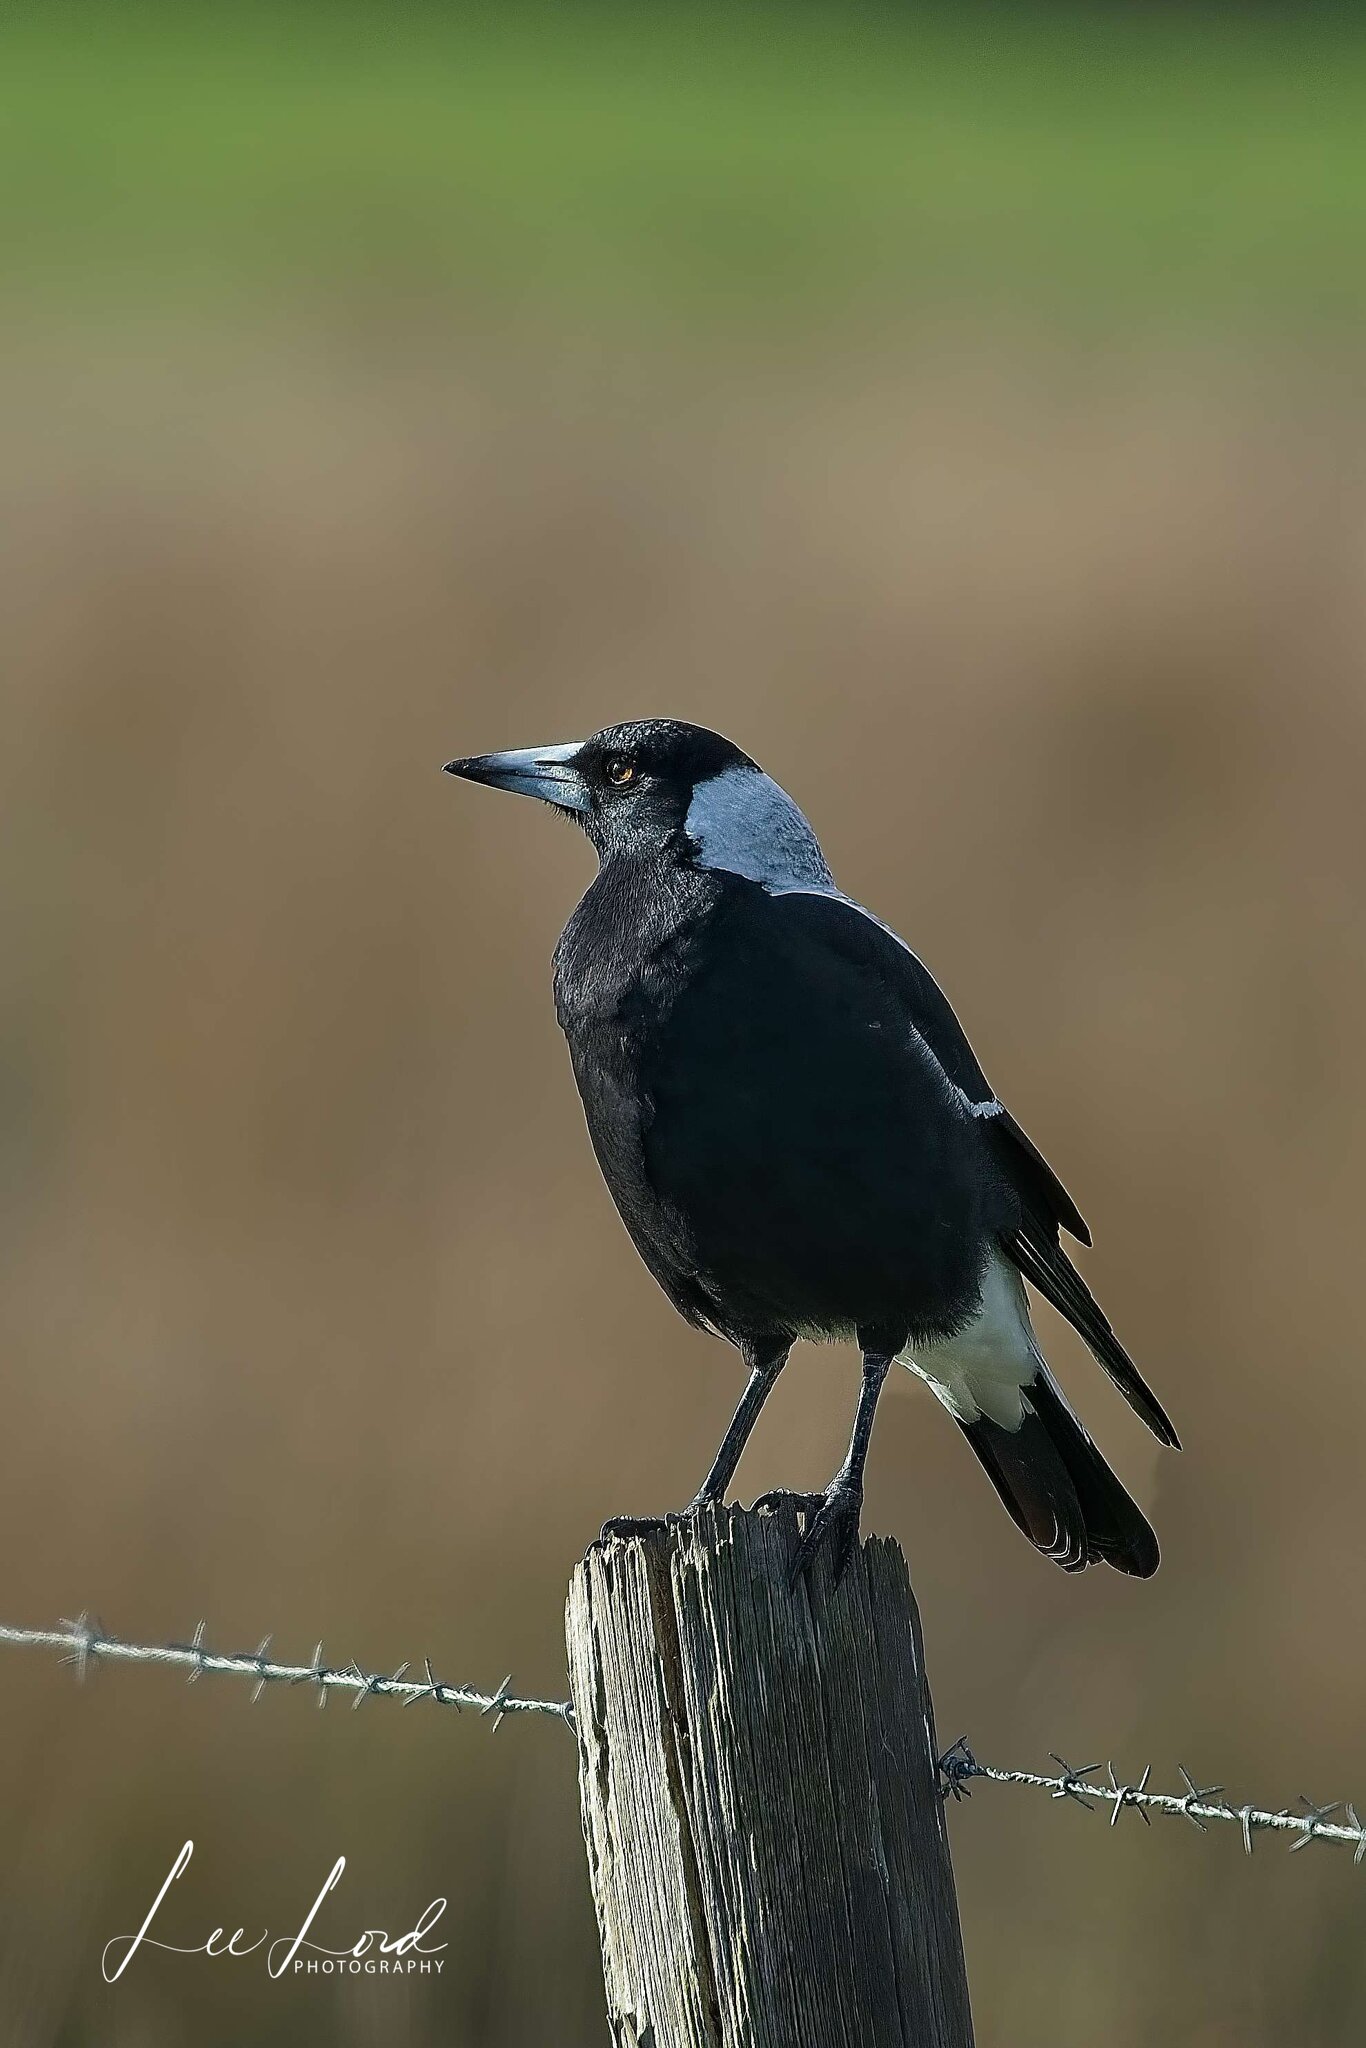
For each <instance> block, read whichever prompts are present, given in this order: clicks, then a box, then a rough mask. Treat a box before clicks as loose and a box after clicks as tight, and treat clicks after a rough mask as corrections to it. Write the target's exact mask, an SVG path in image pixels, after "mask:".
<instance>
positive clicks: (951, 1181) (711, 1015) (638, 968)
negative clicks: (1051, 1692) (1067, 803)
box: [447, 719, 1177, 1578]
mask: <svg viewBox="0 0 1366 2048" xmlns="http://www.w3.org/2000/svg"><path fill="white" fill-rule="evenodd" d="M447 772H448V773H449V774H452V775H461V776H464V777H465V778H466V779H467V780H468V781H471V782H483V783H488V784H490V785H491V786H492V787H493V788H495V789H507V790H514V791H517V792H518V793H520V794H522V795H524V796H534V797H539V798H540V799H541V800H542V801H543V802H545V803H547V804H551V805H553V806H554V807H555V808H556V809H557V810H560V811H563V812H566V813H568V814H569V816H571V817H572V818H574V819H575V820H576V821H577V822H578V823H579V824H580V825H581V826H582V827H583V829H584V831H585V832H586V833H587V835H588V837H589V839H590V840H591V841H592V843H593V846H594V847H595V849H596V851H597V854H598V860H599V869H598V874H597V877H596V879H595V881H594V882H593V884H592V886H591V888H590V889H589V890H588V892H587V894H586V895H585V896H584V898H583V900H582V901H581V902H580V904H579V906H578V908H577V909H576V910H575V912H574V914H573V916H572V917H571V918H570V920H569V923H568V924H567V926H566V927H565V930H564V932H563V933H562V935H561V937H560V940H559V943H558V945H557V947H556V949H555V959H554V980H555V1007H556V1012H557V1015H558V1017H559V1021H560V1024H561V1027H562V1028H563V1031H564V1034H565V1037H566V1038H567V1039H568V1042H569V1051H570V1057H571V1060H572V1062H573V1067H574V1076H575V1079H576V1080H577V1082H578V1087H579V1093H580V1095H581V1097H582V1099H583V1106H584V1111H585V1114H586V1116H587V1121H588V1130H589V1135H590V1137H591V1138H592V1142H593V1149H594V1151H595V1152H596V1154H597V1158H598V1163H599V1165H600V1166H601V1168H602V1172H603V1176H604V1178H605V1179H606V1182H607V1185H608V1187H609V1189H610V1190H611V1194H612V1198H613V1200H614V1201H615V1203H616V1205H617V1208H618V1209H619V1210H620V1212H621V1216H622V1219H623V1221H624V1222H625V1224H626V1228H627V1230H628V1231H629V1232H630V1234H631V1237H632V1239H633V1240H634V1242H635V1245H636V1249H637V1250H638V1251H639V1253H640V1255H641V1257H642V1259H643V1260H644V1261H645V1264H646V1265H647V1266H648V1267H649V1269H650V1271H651V1273H653V1275H654V1277H655V1279H656V1280H657V1281H658V1282H659V1284H660V1286H661V1287H662V1288H663V1290H664V1292H665V1293H666V1294H667V1295H668V1297H669V1299H670V1300H671V1301H672V1302H673V1304H674V1306H675V1308H677V1309H678V1310H679V1312H680V1313H681V1314H682V1315H683V1316H685V1317H686V1318H687V1320H688V1321H689V1322H690V1323H693V1324H696V1325H698V1326H700V1327H702V1328H705V1329H709V1330H712V1331H715V1332H717V1333H719V1334H720V1335H721V1336H723V1337H726V1338H728V1339H729V1341H730V1342H731V1343H732V1344H733V1345H734V1346H735V1347H736V1349H737V1350H738V1351H739V1352H740V1353H741V1355H742V1357H743V1358H744V1360H745V1363H746V1365H747V1366H748V1368H749V1380H748V1384H747V1385H746V1387H745V1391H744V1394H743V1395H742V1397H741V1400H740V1405H739V1407H738V1408H737V1410H736V1413H735V1418H734V1420H733V1421H732V1423H731V1425H730V1428H729V1429H728V1430H727V1431H726V1435H725V1438H724V1440H723V1442H722V1444H721V1448H720V1450H719V1451H718V1452H717V1454H716V1459H715V1462H714V1463H713V1465H712V1468H711V1470H710V1472H708V1474H707V1476H706V1478H705V1479H704V1480H703V1482H702V1485H701V1488H700V1489H699V1491H698V1493H697V1495H696V1497H695V1500H694V1502H693V1503H692V1505H693V1506H694V1507H696V1506H700V1505H702V1504H703V1503H707V1502H714V1501H719V1500H721V1499H722V1498H723V1496H724V1494H725V1490H726V1488H727V1486H728V1485H729V1483H730V1480H731V1477H732V1475H733V1474H734V1471H735V1468H736V1465H737V1464H738V1463H739V1459H740V1454H741V1452H742V1451H743V1449H744V1446H745V1442H746V1440H747V1438H748V1437H749V1434H750V1431H751V1430H752V1428H753V1427H754V1423H755V1420H756V1418H757V1416H758V1414H759V1410H760V1408H761V1407H762V1406H763V1403H764V1400H765V1398H766V1397H767V1395H768V1393H769V1391H770V1389H771V1388H772V1386H773V1384H774V1382H775V1380H776V1379H777V1377H778V1374H779V1373H780V1372H781V1370H782V1368H783V1366H784V1364H785V1363H786V1360H787V1357H788V1353H789V1352H790V1350H791V1348H792V1345H793V1342H794V1340H795V1339H796V1338H798V1337H807V1338H817V1339H834V1338H853V1339H854V1340H855V1341H856V1342H857V1344H858V1346H859V1348H860V1350H861V1352H862V1355H863V1383H862V1389H861V1391H860V1394H859V1399H858V1408H857V1412H856V1415H855V1419H854V1427H853V1434H852V1437H851V1440H850V1444H849V1450H848V1455H847V1456H846V1458H845V1460H844V1463H843V1465H842V1466H841V1467H840V1469H839V1471H838V1472H837V1473H836V1475H835V1477H834V1479H833V1480H832V1481H831V1482H830V1485H829V1486H828V1487H827V1489H826V1491H825V1493H824V1494H823V1495H819V1496H814V1497H812V1498H811V1499H810V1500H809V1501H808V1502H807V1519H806V1526H805V1533H804V1535H803V1537H802V1541H801V1546H800V1549H799V1551H798V1555H797V1558H796V1560H795V1564H794V1573H795V1572H800V1571H806V1570H809V1568H810V1565H811V1562H812V1560H813V1559H814V1557H815V1555H816V1553H817V1551H818V1549H819V1548H820V1546H821V1545H822V1544H825V1543H828V1544H829V1546H830V1551H831V1557H832V1562H833V1566H834V1571H835V1575H836V1577H837V1578H838V1576H839V1574H840V1573H841V1572H842V1570H843V1567H844V1564H845V1562H846V1561H847V1558H848V1556H849V1552H850V1548H851V1546H852V1544H853V1542H854V1540H855V1538H856V1536H857V1533H858V1523H859V1512H860V1508H861V1505H862V1499H863V1469H864V1462H865V1459H866V1457H867V1452H868V1441H869V1437H870V1435H871V1432H872V1427H873V1416H874V1411H875V1409H876V1407H877V1400H878V1395H879V1393H880V1391H881V1388H882V1384H883V1381H884V1380H885V1378H886V1376H887V1373H888V1370H889V1368H890V1367H891V1366H892V1364H893V1363H899V1364H902V1365H905V1366H908V1367H909V1368H910V1369H911V1371H912V1372H915V1373H917V1374H919V1376H920V1377H921V1379H923V1380H925V1381H926V1382H927V1384H928V1385H929V1386H930V1388H931V1389H932V1390H933V1392H934V1393H935V1394H936V1395H937V1396H938V1397H939V1399H940V1401H941V1402H942V1403H943V1405H944V1406H945V1407H946V1408H947V1409H948V1411H949V1413H950V1415H952V1417H953V1418H954V1420H955V1422H957V1424H958V1426H959V1428H960V1429H961V1430H962V1432H963V1434H964V1436H966V1438H967V1440H968V1442H969V1443H970V1444H971V1446H972V1448H973V1450H974V1451H975V1453H976V1455H977V1457H978V1459H979V1460H980V1461H981V1464H982V1465H983V1466H984V1468H985V1470H986V1473H987V1477H988V1478H989V1479H990V1480H991V1483H992V1485H993V1486H994V1487H995V1489H996V1491H997V1493H998V1494H999V1495H1000V1497H1001V1500H1002V1501H1003V1502H1004V1504H1005V1506H1006V1508H1007V1509H1008V1511H1009V1512H1010V1514H1011V1515H1012V1517H1013V1518H1014V1520H1015V1522H1016V1523H1017V1524H1018V1526H1019V1527H1020V1529H1021V1530H1023V1532H1024V1534H1025V1535H1026V1536H1027V1537H1028V1538H1029V1540H1030V1542H1031V1543H1033V1544H1034V1545H1035V1546H1036V1548H1037V1549H1039V1550H1041V1551H1042V1552H1043V1553H1044V1555H1045V1556H1047V1557H1051V1558H1053V1559H1055V1560H1056V1562H1057V1563H1058V1564H1060V1565H1061V1566H1062V1568H1063V1570H1064V1571H1078V1570H1080V1569H1081V1568H1082V1567H1083V1566H1084V1565H1088V1564H1093V1563H1096V1562H1098V1561H1099V1562H1103V1563H1105V1564H1110V1565H1113V1566H1115V1567H1116V1569H1117V1570H1119V1571H1122V1572H1129V1573H1132V1574H1134V1575H1135V1576H1137V1577H1139V1578H1146V1577H1147V1576H1148V1575H1149V1574H1150V1573H1151V1572H1153V1571H1155V1570H1156V1569H1157V1561H1158V1547H1157V1539H1156V1537H1155V1536H1154V1534H1153V1531H1152V1529H1151V1528H1150V1527H1149V1525H1148V1523H1147V1521H1146V1520H1145V1518H1144V1516H1143V1515H1142V1513H1141V1512H1140V1511H1139V1509H1138V1508H1137V1506H1136V1505H1135V1504H1134V1502H1133V1501H1132V1500H1131V1499H1130V1498H1129V1495H1128V1494H1127V1493H1126V1492H1125V1490H1124V1488H1123V1487H1122V1486H1121V1484H1120V1482H1119V1480H1118V1479H1117V1478H1116V1477H1115V1475H1114V1473H1113V1472H1112V1471H1111V1470H1110V1468H1109V1466H1108V1465H1107V1464H1106V1462H1105V1460H1104V1458H1103V1457H1102V1456H1101V1454H1100V1452H1099V1451H1098V1450H1097V1449H1096V1447H1095V1445H1094V1444H1093V1443H1092V1441H1091V1439H1090V1437H1089V1436H1088V1435H1087V1434H1086V1431H1085V1430H1084V1429H1083V1428H1082V1426H1081V1424H1080V1422H1079V1421H1078V1420H1077V1418H1076V1416H1075V1415H1074V1414H1073V1412H1072V1409H1071V1408H1070V1407H1069V1406H1068V1403H1067V1401H1066V1399H1065V1397H1064V1395H1063V1393H1062V1391H1061V1389H1060V1388H1059V1386H1058V1383H1057V1381H1056V1380H1055V1379H1054V1377H1053V1375H1052V1373H1051V1372H1050V1371H1049V1368H1048V1366H1047V1364H1046V1363H1045V1361H1044V1358H1043V1356H1042V1353H1041V1352H1040V1350H1039V1346H1038V1343H1037V1340H1036V1338H1035V1335H1034V1331H1033V1328H1032V1326H1031V1323H1030V1317H1029V1307H1028V1302H1027V1298H1026V1294H1025V1287H1024V1282H1025V1281H1026V1280H1027V1281H1029V1282H1030V1284H1031V1285H1032V1286H1033V1287H1036V1288H1037V1289H1038V1291H1039V1293H1040V1294H1042V1295H1043V1297H1044V1299H1045V1300H1046V1301H1050V1302H1051V1303H1052V1304H1053V1306H1054V1307H1055V1308H1056V1309H1058V1310H1060V1311H1061V1313H1062V1314H1063V1315H1064V1316H1065V1317H1066V1318H1067V1320H1068V1321H1069V1322H1070V1323H1071V1324H1072V1326H1073V1328H1074V1329H1076V1330H1077V1331H1079V1332H1080V1334H1081V1336H1082V1337H1083V1338H1084V1339H1085V1341H1086V1343H1087V1345H1088V1346H1089V1348H1090V1350H1091V1352H1092V1354H1093V1356H1094V1357H1095V1359H1096V1361H1097V1363H1098V1364H1099V1365H1100V1366H1101V1367H1102V1368H1103V1370H1104V1371H1105V1372H1107V1373H1108V1374H1109V1376H1110V1378H1111V1379H1112V1380H1113V1381H1114V1382H1115V1384H1116V1386H1117V1387H1118V1388H1119V1389H1120V1391H1121V1393H1122V1394H1123V1395H1124V1397H1125V1399H1126V1400H1127V1401H1128V1402H1129V1405H1130V1406H1131V1407H1132V1408H1133V1409H1134V1410H1135V1411H1136V1412H1137V1413H1138V1414H1139V1415H1140V1416H1142V1418H1143V1420H1144V1421H1145V1422H1146V1423H1147V1425H1148V1427H1149V1429H1151V1430H1152V1432H1153V1434H1154V1435H1155V1436H1156V1437H1157V1438H1158V1439H1159V1440H1160V1441H1161V1442H1162V1443H1164V1444H1170V1445H1173V1446H1175V1445H1176V1443H1177V1437H1176V1432H1175V1431H1174V1429H1173V1428H1172V1426H1171V1424H1170V1422H1169V1421H1168V1420H1167V1417H1166V1415H1165V1414H1164V1413H1163V1411H1162V1409H1161V1407H1160V1406H1159V1404H1158V1402H1157V1400H1156V1398H1155V1397H1154V1395H1153V1394H1152V1393H1151V1392H1150V1391H1149V1389H1148V1388H1147V1386H1145V1384H1144V1382H1143V1380H1142V1379H1141V1378H1140V1376H1139V1374H1138V1372H1137V1370H1136V1368H1135V1367H1134V1365H1133V1363H1132V1361H1131V1360H1130V1358H1129V1356H1128V1354H1127V1353H1126V1352H1125V1350H1124V1348H1123V1346H1122V1345H1121V1344H1120V1342H1119V1339H1118V1338H1117V1337H1116V1336H1115V1334H1114V1331H1113V1330H1112V1329H1111V1327H1110V1324H1109V1323H1108V1321H1107V1320H1106V1318H1105V1316H1104V1314H1103V1313H1102V1311H1101V1309H1100V1307H1099V1305H1098V1304H1097V1302H1096V1300H1095V1298H1094V1296H1093V1295H1092V1294H1091V1291H1090V1289H1089V1288H1088V1287H1087V1285H1086V1282H1085V1281H1084V1280H1083V1279H1082V1277H1081V1275H1080V1274H1079V1273H1078V1272H1077V1269H1076V1267H1075V1266H1074V1265H1073V1264H1072V1261H1071V1260H1070V1259H1069V1257H1068V1255H1067V1253H1066V1251H1065V1250H1064V1249H1063V1246H1062V1243H1061V1241H1060V1237H1059V1232H1060V1229H1061V1230H1066V1231H1067V1232H1069V1233H1070V1235H1071V1236H1072V1237H1074V1238H1077V1239H1079V1240H1080V1242H1081V1243H1082V1244H1085V1245H1089V1244H1090V1242H1091V1238H1090V1233H1089V1232H1088V1230H1087V1227H1086V1225H1085V1223H1084V1222H1083V1221H1082V1218H1081V1215H1080V1213H1079V1211H1078V1209H1077V1207H1076V1204H1075V1203H1074V1202H1073V1201H1072V1198H1071V1196H1070V1195H1069V1194H1068V1193H1067V1192H1066V1190H1065V1189H1064V1187H1063V1186H1062V1184H1061V1182H1060V1181H1059V1180H1058V1178H1057V1176H1056V1175H1055V1174H1054V1173H1053V1171H1052V1169H1051V1168H1050V1167H1049V1166H1048V1164H1047V1163H1046V1161H1045V1160H1044V1158H1043V1156H1042V1154H1041V1153H1040V1152H1039V1151H1038V1150H1037V1149H1036V1147H1035V1146H1034V1145H1033V1144H1032V1143H1031V1142H1030V1140H1029V1139H1028V1138H1027V1137H1026V1136H1025V1133H1024V1132H1023V1131H1022V1130H1021V1128H1020V1126H1019V1125H1018V1124H1017V1123H1016V1121H1015V1119H1014V1118H1013V1117H1012V1116H1011V1114H1010V1112H1009V1110H1007V1109H1006V1108H1005V1107H1004V1105H1003V1104H1002V1103H1001V1102H1000V1101H998V1099H997V1097H996V1095H995V1094H994V1092H993V1090H992V1089H991V1087H990V1086H989V1084H988V1082H987V1079H986V1076H985V1075H984V1074H983V1072H982V1069H981V1067H980V1066H979V1064H978V1062H977V1058H976V1055H975V1054H974V1053H973V1050H972V1047H971V1046H970V1045H969V1044H968V1041H967V1039H966V1037H965V1036H964V1034H963V1030H962V1028H961V1026H960V1025H959V1022H958V1019H957V1018H956V1017H955V1015H954V1013H953V1010H952V1009H951V1008H950V1006H949V1003H948V1001H947V999H946V997H945V996H944V995H943V994H942V993H941V991H940V989H939V988H938V986H937V985H936V983H935V982H934V980H933V979H932V977H931V976H930V974H929V972H928V970H927V969H926V968H925V967H923V966H922V965H921V963H920V961H919V960H918V959H917V958H916V956H915V954H914V953H912V952H911V951H910V949H909V947H907V946H906V945H904V944H903V942H902V941H901V940H900V939H899V938H898V937H897V936H896V934H895V933H894V932H893V931H891V930H890V929H889V927H888V926H887V925H885V924H883V923H882V922H881V920H880V919H879V918H876V917H874V916H873V915H872V914H871V912H869V911H867V910H864V909H863V908H862V907H861V906H860V905H859V904H857V903H855V902H854V901H853V900H852V899H851V898H850V897H848V896H844V895H842V894H841V893H840V891H839V889H838V888H837V886H836V884H835V881H834V878H833V876H832V875H831V872H830V870H829V868H828V867H827V866H826V863H825V858H824V855H823V854H822V852H821V849H820V846H819V844H818V842H817V839H816V835H815V833H814V832H813V831H812V829H811V827H810V825H809V824H808V823H807V821H806V819H805V817H804V816H803V815H802V813H801V811H800V810H799V809H798V808H797V805H796V804H795V803H794V802H793V800H792V798H791V797H790V796H788V794H787V792H786V791H785V790H783V789H781V788H779V786H778V784H777V783H776V782H774V781H772V780H771V779H770V777H768V776H767V775H765V774H764V773H763V771H762V769H761V768H760V767H759V766H758V764H757V763H756V762H754V761H752V760H751V759H750V757H749V755H748V754H745V753H742V752H741V751H740V749H739V747H737V746H734V745H732V743H731V742H730V741H729V740H727V739H723V738H722V737H721V735H720V734H719V733H714V732H707V731H705V730H703V729H702V728H701V727H699V726H694V725H684V724H680V723H677V722H675V721H674V720H671V719H651V720H648V721H645V722H642V723H636V724H629V725H616V726H611V727H609V728H608V729H607V730H606V731H604V732H599V733H596V734H595V735H594V736H593V737H592V738H591V739H589V740H585V741H583V742H581V743H578V742H576V743H575V744H573V745H569V746H551V747H531V748H527V749H525V750H519V751H517V752H513V753H502V754H483V755H479V756H476V757H474V758H472V759H469V760H461V761H451V762H449V763H448V764H447ZM610 1526H613V1525H609V1527H610ZM616 1526H621V1525H620V1524H618V1525H616Z"/></svg>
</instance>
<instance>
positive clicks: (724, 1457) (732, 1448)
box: [602, 1343, 792, 1543]
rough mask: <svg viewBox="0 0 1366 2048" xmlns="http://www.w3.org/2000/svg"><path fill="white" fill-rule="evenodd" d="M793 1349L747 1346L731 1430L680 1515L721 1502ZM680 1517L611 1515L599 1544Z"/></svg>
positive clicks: (659, 1526)
mask: <svg viewBox="0 0 1366 2048" xmlns="http://www.w3.org/2000/svg"><path fill="white" fill-rule="evenodd" d="M791 1349H792V1346H791V1344H790V1343H785V1344H783V1345H782V1346H781V1347H780V1348H778V1349H776V1350H775V1349H773V1348H771V1347H770V1346H767V1345H765V1346H759V1345H749V1346H746V1348H745V1358H746V1360H747V1361H748V1364H749V1380H748V1382H747V1384H746V1387H745V1391H744V1393H743V1394H742V1395H741V1396H740V1405H739V1407H738V1408H737V1409H736V1411H735V1414H734V1416H733V1417H732V1418H731V1425H730V1428H729V1429H728V1430H727V1431H726V1434H725V1436H724V1437H723V1438H722V1440H721V1448H720V1450H719V1451H718V1452H717V1453H716V1456H715V1458H714V1459H713V1460H712V1468H711V1470H710V1472H708V1474H707V1476H706V1478H705V1479H704V1480H703V1481H702V1484H701V1485H700V1486H699V1487H698V1489H697V1492H696V1493H695V1494H694V1495H693V1497H692V1499H691V1500H690V1501H689V1502H688V1505H687V1507H686V1508H684V1510H683V1515H690V1514H694V1513H695V1512H696V1510H697V1509H698V1508H704V1507H710V1506H711V1505H712V1504H713V1503H715V1502H717V1501H721V1500H724V1498H725V1493H726V1488H727V1487H728V1486H729V1485H730V1482H731V1480H732V1479H733V1478H734V1477H735V1468H736V1466H737V1465H738V1464H739V1462H740V1453H741V1452H742V1451H743V1450H744V1448H745V1445H746V1444H747V1443H748V1442H749V1437H750V1432H751V1430H752V1429H753V1428H754V1425H755V1423H756V1422H757V1421H758V1419H759V1410H760V1409H761V1408H762V1407H763V1405H764V1403H765V1401H766V1400H767V1399H768V1397H769V1395H770V1394H771V1393H772V1392H773V1387H774V1383H775V1381H776V1380H777V1377H778V1374H779V1373H780V1372H781V1371H782V1369H783V1367H784V1366H785V1365H786V1364H787V1360H788V1354H789V1352H790V1351H791ZM682 1519H683V1516H681V1515H676V1514H675V1515H613V1516H612V1518H611V1520H610V1521H607V1522H604V1523H603V1525H602V1541H603V1542H604V1543H605V1542H606V1541H607V1539H608V1538H609V1537H611V1536H652V1535H657V1534H658V1532H659V1531H660V1530H661V1529H667V1528H668V1527H669V1525H670V1523H675V1522H679V1521H681V1520H682Z"/></svg>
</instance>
